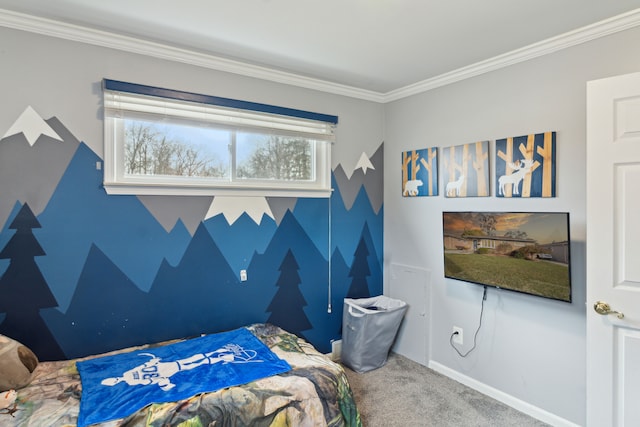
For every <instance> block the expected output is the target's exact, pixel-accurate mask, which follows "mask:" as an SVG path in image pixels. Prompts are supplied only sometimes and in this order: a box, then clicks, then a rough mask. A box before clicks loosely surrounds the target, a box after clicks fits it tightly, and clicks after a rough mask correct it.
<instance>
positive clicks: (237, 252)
mask: <svg viewBox="0 0 640 427" xmlns="http://www.w3.org/2000/svg"><path fill="white" fill-rule="evenodd" d="M204 225H205V226H206V228H207V230H208V231H209V234H210V235H211V237H212V238H213V239H214V240H215V242H216V244H217V245H218V247H219V248H220V250H221V251H222V253H223V254H224V257H225V258H226V259H227V262H228V263H229V265H230V266H231V269H232V270H233V271H234V272H235V274H236V275H237V276H238V277H239V274H240V270H246V269H247V267H248V266H249V263H250V262H251V257H253V254H254V253H256V252H264V250H265V248H266V247H267V245H268V244H269V241H270V240H271V238H272V237H273V234H274V233H275V231H276V229H277V225H276V223H275V221H274V220H273V219H271V218H269V217H268V216H267V215H265V216H263V217H262V221H261V222H260V225H258V224H256V223H255V221H254V220H253V219H251V217H250V216H249V215H248V214H247V213H246V212H245V213H243V214H242V215H240V217H239V218H238V219H237V220H236V221H235V222H234V223H233V224H232V225H229V223H228V222H227V220H226V219H225V217H224V215H222V214H219V215H216V216H214V217H212V218H209V219H208V220H206V221H205V222H204Z"/></svg>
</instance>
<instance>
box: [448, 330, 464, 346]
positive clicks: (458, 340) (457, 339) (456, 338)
mask: <svg viewBox="0 0 640 427" xmlns="http://www.w3.org/2000/svg"><path fill="white" fill-rule="evenodd" d="M456 332H457V334H456V335H454V336H453V340H452V341H453V342H454V343H456V344H460V345H463V344H464V336H463V334H462V328H461V327H460V326H454V327H453V331H452V332H451V333H452V334H455V333H456Z"/></svg>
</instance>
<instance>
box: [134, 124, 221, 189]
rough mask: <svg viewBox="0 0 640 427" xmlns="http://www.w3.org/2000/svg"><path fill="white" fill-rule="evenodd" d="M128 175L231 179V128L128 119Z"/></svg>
mask: <svg viewBox="0 0 640 427" xmlns="http://www.w3.org/2000/svg"><path fill="white" fill-rule="evenodd" d="M124 137H125V144H124V161H125V165H124V166H125V175H129V176H132V175H133V176H136V175H153V176H172V177H181V176H182V177H208V178H219V179H229V176H230V170H231V168H230V161H229V158H230V155H229V145H230V143H231V132H229V131H226V130H220V129H213V128H208V127H203V126H194V125H185V124H174V123H154V122H149V121H144V120H131V119H125V120H124Z"/></svg>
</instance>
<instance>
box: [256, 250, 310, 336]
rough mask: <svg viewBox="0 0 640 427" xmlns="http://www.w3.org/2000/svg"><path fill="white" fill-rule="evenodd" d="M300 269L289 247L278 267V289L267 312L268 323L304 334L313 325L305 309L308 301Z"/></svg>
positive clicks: (297, 333)
mask: <svg viewBox="0 0 640 427" xmlns="http://www.w3.org/2000/svg"><path fill="white" fill-rule="evenodd" d="M299 269H300V267H298V263H297V261H296V259H295V257H294V256H293V253H292V252H291V249H289V250H288V251H287V254H286V255H285V256H284V259H283V261H282V264H280V268H279V269H278V270H279V271H280V276H279V277H278V280H277V282H276V286H277V287H278V291H277V292H276V294H275V296H274V297H273V299H272V300H271V303H270V304H269V307H267V312H269V313H271V315H270V316H269V318H268V319H267V323H271V324H274V325H277V326H280V327H281V328H283V329H286V330H287V331H289V332H291V333H294V334H296V335H298V336H302V331H306V330H307V329H311V326H312V325H311V322H310V321H309V319H308V318H307V315H306V314H305V312H304V309H303V307H306V306H307V301H306V300H305V299H304V295H302V292H301V291H300V287H299V286H300V283H301V280H300V275H299V274H298V270H299Z"/></svg>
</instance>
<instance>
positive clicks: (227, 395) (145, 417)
mask: <svg viewBox="0 0 640 427" xmlns="http://www.w3.org/2000/svg"><path fill="white" fill-rule="evenodd" d="M240 329H241V330H243V331H244V332H246V331H248V332H250V334H251V337H252V338H257V339H258V340H259V342H260V343H261V344H260V345H262V344H264V347H265V348H266V349H268V350H267V351H269V350H270V353H272V354H274V355H275V356H277V357H276V359H278V361H285V362H286V363H284V364H285V365H288V366H287V367H288V368H290V369H287V370H284V369H281V370H282V371H283V372H281V373H279V374H276V375H270V376H268V377H264V378H260V379H255V380H251V381H249V382H247V383H242V384H238V385H233V386H229V387H225V388H222V389H218V390H215V391H208V392H202V393H198V394H196V395H195V396H191V397H186V398H183V399H180V400H176V401H170V402H165V403H151V404H148V405H146V406H144V407H142V408H140V409H138V410H135V412H133V413H131V414H130V415H127V416H125V417H123V418H118V419H112V420H108V421H104V422H99V423H97V424H95V425H99V426H265V427H266V426H324V425H327V426H361V425H362V423H361V421H360V414H359V413H358V409H357V407H356V404H355V401H354V398H353V394H352V391H351V389H350V386H349V383H348V380H347V377H346V375H345V373H344V370H343V369H342V367H341V366H340V365H339V364H337V363H335V362H333V361H331V360H330V359H329V358H328V357H327V356H325V355H323V354H321V353H319V352H318V351H317V350H316V349H315V348H314V347H313V346H312V345H311V344H309V343H307V342H306V341H305V340H303V339H301V338H299V337H297V336H295V335H293V334H291V333H288V332H286V331H284V330H283V329H281V328H279V327H277V326H273V325H269V324H255V325H251V326H247V327H246V328H240ZM240 332H242V331H240ZM215 335H217V334H213V335H212V336H215ZM187 341H191V340H175V341H171V342H165V343H162V344H156V345H146V346H139V347H132V348H129V349H124V350H119V351H116V352H111V353H108V354H106V355H97V356H90V357H87V358H82V359H74V360H65V361H57V362H41V363H40V364H39V365H38V366H37V367H36V369H35V371H34V372H33V376H32V379H31V382H30V383H29V384H28V385H27V386H26V387H24V388H21V389H19V390H17V392H18V394H17V399H16V401H15V403H14V404H13V405H11V406H10V407H9V408H5V409H3V410H1V411H0V426H14V425H15V426H20V425H25V426H27V425H28V426H47V427H49V426H74V425H77V424H78V419H79V415H80V411H81V409H80V408H81V399H84V400H83V402H82V404H83V405H85V403H86V402H87V401H88V399H89V397H88V392H87V391H85V395H84V397H83V385H84V386H85V388H86V387H87V384H88V383H87V382H86V381H85V380H86V375H87V374H86V373H85V372H86V370H87V369H88V368H87V367H86V365H87V364H92V363H93V364H95V363H98V362H100V361H102V360H105V359H109V358H110V357H111V356H113V357H133V356H135V357H138V359H137V360H140V361H141V363H142V362H144V363H143V365H144V366H147V367H148V366H149V364H150V363H151V362H153V361H154V360H155V359H153V358H152V356H153V355H152V353H153V352H154V350H160V349H164V348H165V347H171V346H173V345H174V344H184V343H185V342H187ZM243 354H244V355H247V353H246V352H244V353H243ZM207 356H208V357H209V360H213V359H211V358H212V357H214V356H215V361H216V362H218V361H220V362H222V363H219V364H218V365H220V366H222V365H227V363H225V362H228V361H229V360H231V359H233V357H231V356H229V355H228V354H223V353H216V354H215V355H213V356H212V355H211V353H207ZM229 357H231V359H229ZM184 360H186V359H182V360H181V362H184ZM207 363H213V362H207ZM143 365H141V366H143ZM183 365H184V363H183ZM231 365H232V364H231V363H229V364H228V366H231ZM246 365H247V366H248V365H250V364H249V363H247V364H246ZM258 365H260V366H262V364H260V363H254V364H253V365H252V366H258ZM78 367H80V371H81V373H82V381H81V374H80V373H79V370H78ZM233 368H234V369H244V368H243V367H242V366H240V365H233ZM143 370H144V369H143ZM192 372H196V370H195V369H194V370H193V371H192ZM203 372H204V371H203ZM123 377H126V375H124V374H123ZM120 380H122V378H120ZM106 381H107V380H103V382H102V384H105V383H106ZM113 382H114V383H115V382H117V381H113ZM154 384H155V386H156V387H153V388H155V389H168V388H174V384H171V380H169V382H167V380H166V378H165V380H164V382H159V381H155V382H154ZM110 385H111V384H110ZM103 388H108V387H103ZM114 388H115V387H114ZM176 388H179V387H176ZM104 401H106V400H104ZM85 406H86V405H85ZM83 412H84V409H83ZM83 416H84V414H83V415H80V417H81V423H80V424H86V425H94V424H93V423H91V422H87V420H88V419H87V418H85V420H84V421H82V417H83Z"/></svg>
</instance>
